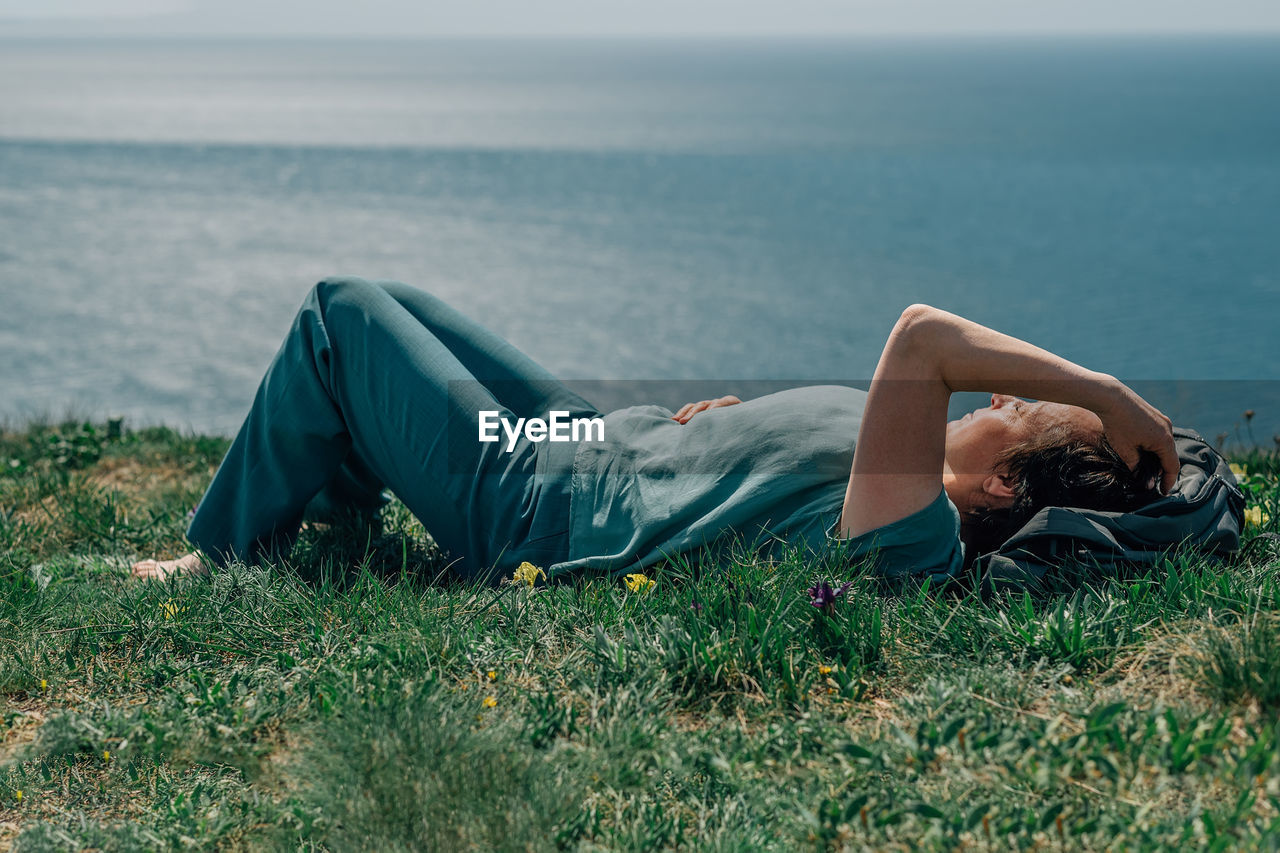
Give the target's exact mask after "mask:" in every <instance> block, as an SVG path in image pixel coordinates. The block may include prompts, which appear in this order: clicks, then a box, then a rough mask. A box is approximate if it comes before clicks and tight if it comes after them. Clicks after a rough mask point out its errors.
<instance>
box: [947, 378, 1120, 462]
mask: <svg viewBox="0 0 1280 853" xmlns="http://www.w3.org/2000/svg"><path fill="white" fill-rule="evenodd" d="M1054 424H1062V425H1064V426H1071V427H1074V428H1075V429H1076V430H1078V431H1081V432H1085V433H1087V434H1089V435H1101V434H1102V421H1101V420H1100V419H1099V418H1098V416H1097V415H1095V414H1094V413H1093V412H1091V411H1089V410H1088V409H1082V408H1080V407H1079V406H1068V405H1064V404H1063V403H1045V402H1034V403H1032V402H1028V401H1026V400H1023V399H1021V398H1020V397H1010V396H1009V395H1007V394H992V395H991V405H990V406H987V407H985V408H981V409H978V410H976V411H973V412H970V413H969V414H967V415H965V416H964V417H963V418H960V419H959V420H956V421H951V422H949V423H948V424H947V444H946V455H945V459H946V463H947V466H948V467H949V468H950V469H951V471H952V473H953V474H955V475H956V476H966V475H967V476H972V477H980V476H986V475H987V474H990V473H991V472H992V471H993V469H994V465H995V458H996V456H997V455H998V454H999V453H1000V452H1001V451H1003V450H1005V449H1007V448H1009V447H1012V446H1013V445H1014V444H1017V443H1018V442H1021V441H1025V440H1026V439H1029V438H1031V437H1032V436H1034V435H1035V434H1036V433H1037V432H1039V431H1040V430H1042V429H1044V428H1045V427H1048V426H1051V425H1054Z"/></svg>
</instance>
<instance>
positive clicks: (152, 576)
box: [133, 551, 209, 581]
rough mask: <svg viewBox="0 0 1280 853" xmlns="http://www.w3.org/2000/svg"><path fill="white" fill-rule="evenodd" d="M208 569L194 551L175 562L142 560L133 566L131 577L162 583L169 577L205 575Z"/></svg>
mask: <svg viewBox="0 0 1280 853" xmlns="http://www.w3.org/2000/svg"><path fill="white" fill-rule="evenodd" d="M207 574H209V569H208V567H207V566H205V564H204V563H203V562H201V560H200V555H199V554H197V553H195V552H194V551H193V552H192V553H190V554H187V555H186V556H185V557H179V558H178V559H176V560H142V561H141V562H137V563H134V564H133V576H134V577H135V578H142V579H144V580H151V581H162V580H164V579H165V578H169V577H183V576H196V575H207Z"/></svg>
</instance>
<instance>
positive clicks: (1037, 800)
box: [0, 423, 1280, 851]
mask: <svg viewBox="0 0 1280 853" xmlns="http://www.w3.org/2000/svg"><path fill="white" fill-rule="evenodd" d="M225 448H226V441H225V440H223V439H217V438H205V437H199V436H189V435H180V434H178V433H175V432H173V431H170V430H166V429H148V430H142V431H136V432H135V431H128V430H115V431H112V430H110V429H108V427H107V426H105V425H99V424H83V423H69V424H62V425H57V426H53V425H47V426H31V427H28V428H24V429H22V430H21V431H10V432H5V433H0V711H2V717H0V848H6V847H10V846H14V847H16V848H17V849H19V850H78V849H82V848H84V847H97V848H101V849H110V850H116V849H167V848H171V847H193V848H197V849H278V848H285V849H296V848H303V849H333V850H378V851H384V850H409V849H438V850H456V849H463V848H467V847H475V848H484V849H488V848H493V849H520V850H529V849H533V850H542V849H553V848H567V849H621V850H633V849H663V848H696V849H712V850H719V849H723V850H747V849H750V850H756V849H777V850H792V849H797V848H802V849H803V848H812V849H836V848H841V847H844V848H849V849H860V848H876V849H902V850H907V849H917V848H923V849H938V850H953V849H957V848H959V847H965V848H977V849H995V848H997V847H998V848H1008V847H1011V846H1013V847H1019V848H1022V847H1048V848H1053V849H1059V848H1068V849H1070V848H1081V847H1087V848H1095V849H1096V848H1101V847H1104V846H1106V845H1116V846H1123V847H1126V848H1133V849H1180V848H1183V847H1188V846H1192V845H1195V846H1204V847H1208V848H1210V849H1223V848H1226V847H1230V848H1237V847H1241V846H1244V847H1252V846H1256V847H1263V848H1268V849H1274V847H1276V846H1277V844H1280V726H1278V725H1277V722H1278V720H1280V716H1278V715H1280V583H1278V582H1277V581H1278V577H1280V575H1278V573H1280V556H1277V555H1276V552H1275V550H1274V549H1272V550H1270V551H1269V550H1268V547H1266V546H1267V543H1265V542H1263V541H1259V542H1258V543H1257V546H1256V547H1253V548H1247V549H1246V551H1245V552H1244V554H1243V555H1242V556H1241V557H1240V558H1239V559H1237V560H1235V561H1234V562H1233V563H1232V564H1231V565H1229V566H1225V567H1223V566H1217V565H1206V564H1204V563H1203V562H1202V561H1200V560H1197V559H1195V558H1193V557H1187V556H1174V557H1171V558H1170V559H1169V560H1168V561H1166V563H1165V564H1164V565H1162V566H1160V567H1159V568H1158V569H1156V570H1155V571H1152V572H1150V573H1149V574H1147V575H1143V576H1139V577H1132V578H1128V579H1125V580H1123V581H1120V580H1102V579H1095V580H1093V581H1091V582H1089V583H1087V584H1084V585H1083V586H1081V587H1080V588H1079V589H1078V590H1066V591H1063V592H1062V593H1061V594H1056V595H1045V596H1041V597H1030V596H1026V595H1019V596H1008V597H1004V598H1000V599H997V600H988V601H983V600H981V599H979V598H977V597H972V596H971V597H956V596H952V595H934V594H933V593H932V592H931V591H929V590H923V591H913V592H910V593H896V594H895V593H890V592H885V591H883V590H878V589H877V588H876V587H875V585H874V583H873V582H872V581H871V579H870V578H867V577H863V576H857V575H856V574H854V573H851V570H850V569H848V568H846V567H842V566H840V565H838V564H837V563H836V561H835V560H831V561H829V564H825V565H824V564H813V563H812V562H805V561H803V560H800V559H791V560H784V561H782V562H778V563H768V562H759V561H749V560H748V561H742V562H741V563H740V564H738V565H734V566H733V567H731V568H728V569H726V570H724V571H720V572H707V573H703V574H702V576H697V575H696V574H695V573H694V572H692V571H690V569H689V567H687V566H668V567H667V568H665V569H664V570H662V571H657V572H654V573H652V575H651V579H652V580H653V581H655V582H656V583H655V584H653V585H652V586H651V587H648V588H645V586H647V585H639V584H638V585H636V587H637V588H636V589H629V588H628V586H627V585H626V584H624V583H623V582H621V581H614V580H606V579H592V580H586V581H582V582H579V583H572V584H559V585H554V586H551V587H545V586H539V587H536V588H529V587H526V586H524V585H522V584H514V583H513V584H507V585H504V586H502V587H500V588H485V587H467V586H459V585H456V584H455V585H450V584H446V583H439V582H433V580H432V579H433V578H434V577H435V576H436V574H437V571H438V568H439V565H438V561H437V559H436V555H435V554H434V552H433V551H432V549H431V547H430V544H429V541H428V540H427V539H426V537H425V535H424V532H423V531H422V529H421V527H420V526H418V524H417V523H416V522H415V521H414V520H413V518H412V517H411V516H410V515H409V514H408V512H407V511H406V510H405V509H404V508H403V507H402V506H401V505H399V504H398V503H393V504H392V505H391V507H390V509H389V512H388V513H387V518H386V520H385V524H384V528H383V530H381V531H375V530H369V529H360V528H358V527H354V526H348V527H319V526H316V527H312V528H310V529H308V530H306V531H304V534H303V537H302V539H301V541H300V542H299V546H298V548H297V549H296V550H295V552H294V555H293V558H292V559H291V561H290V564H289V565H288V566H280V567H276V568H273V569H265V570H264V569H247V568H243V567H240V568H234V567H233V568H231V569H229V570H226V571H223V572H220V573H218V574H216V575H215V576H214V577H212V578H207V579H194V580H180V581H176V582H171V583H168V584H143V583H139V582H135V581H132V580H131V579H130V578H129V577H128V565H129V564H130V563H131V562H132V561H133V560H135V559H138V558H140V557H144V556H152V555H156V554H159V555H163V556H176V555H177V554H180V553H182V552H183V539H182V532H183V530H184V529H185V527H186V523H187V514H188V512H189V510H190V509H191V507H192V506H193V505H194V504H195V502H196V501H197V500H198V499H199V497H200V495H201V493H202V492H203V489H204V487H205V486H206V485H207V483H208V481H209V479H210V477H211V475H212V473H213V471H214V469H215V468H216V465H217V463H218V461H219V460H220V459H221V456H222V453H223V452H224V451H225ZM1237 462H1239V463H1241V464H1243V465H1244V466H1245V467H1246V468H1247V470H1248V476H1247V478H1246V487H1247V489H1248V490H1249V493H1250V507H1251V512H1252V514H1253V517H1254V519H1255V521H1256V523H1255V524H1253V525H1251V526H1250V528H1249V533H1250V534H1251V535H1252V534H1254V533H1256V532H1257V531H1258V530H1259V529H1269V530H1272V531H1275V530H1277V529H1278V528H1277V519H1278V518H1280V507H1278V506H1277V502H1278V501H1280V463H1278V462H1277V460H1276V459H1275V458H1274V457H1263V456H1262V455H1260V454H1253V455H1251V456H1249V457H1241V458H1239V459H1237ZM824 579H826V580H832V581H845V580H854V581H855V583H854V586H853V588H852V589H850V590H849V591H848V592H847V593H846V594H845V595H844V596H842V597H841V598H839V599H838V600H837V601H836V602H835V604H834V606H833V607H832V608H830V610H829V612H828V611H825V610H819V609H816V608H814V607H813V606H811V605H810V602H809V596H808V593H807V588H808V587H809V586H810V585H812V584H814V583H815V582H818V581H821V580H824Z"/></svg>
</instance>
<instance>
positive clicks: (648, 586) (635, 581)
mask: <svg viewBox="0 0 1280 853" xmlns="http://www.w3.org/2000/svg"><path fill="white" fill-rule="evenodd" d="M625 580H626V582H627V589H629V590H631V591H632V592H649V591H650V590H652V589H653V588H654V587H655V586H657V585H658V582H657V581H656V580H654V579H653V578H651V577H649V576H647V575H643V574H641V573H640V572H635V573H633V574H630V575H627V576H626V578H625Z"/></svg>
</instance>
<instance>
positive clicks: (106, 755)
mask: <svg viewBox="0 0 1280 853" xmlns="http://www.w3.org/2000/svg"><path fill="white" fill-rule="evenodd" d="M102 760H103V761H106V762H110V761H111V753H110V752H109V751H108V750H105V749H104V750H102Z"/></svg>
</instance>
